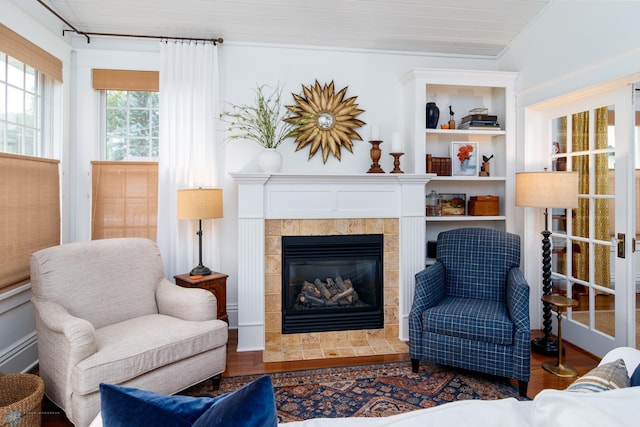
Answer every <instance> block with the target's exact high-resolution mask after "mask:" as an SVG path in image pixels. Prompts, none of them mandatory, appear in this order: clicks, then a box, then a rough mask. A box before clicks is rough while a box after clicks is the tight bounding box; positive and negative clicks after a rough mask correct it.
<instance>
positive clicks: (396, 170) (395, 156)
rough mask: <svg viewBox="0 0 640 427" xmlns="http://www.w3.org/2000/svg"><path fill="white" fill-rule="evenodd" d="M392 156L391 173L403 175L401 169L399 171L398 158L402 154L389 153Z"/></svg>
mask: <svg viewBox="0 0 640 427" xmlns="http://www.w3.org/2000/svg"><path fill="white" fill-rule="evenodd" d="M389 154H391V155H392V156H393V170H392V171H391V173H404V172H403V171H402V169H400V156H402V155H403V154H404V153H389Z"/></svg>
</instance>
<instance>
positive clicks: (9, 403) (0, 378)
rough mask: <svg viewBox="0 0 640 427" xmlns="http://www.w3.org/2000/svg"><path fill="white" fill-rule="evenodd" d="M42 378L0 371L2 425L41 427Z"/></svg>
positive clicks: (10, 426) (3, 426)
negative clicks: (6, 373) (4, 373)
mask: <svg viewBox="0 0 640 427" xmlns="http://www.w3.org/2000/svg"><path fill="white" fill-rule="evenodd" d="M43 395H44V383H43V382H42V378H40V377H39V376H37V375H33V374H8V375H3V374H2V373H1V372H0V426H1V427H5V426H7V427H34V426H35V427H39V426H40V423H41V420H42V412H41V410H42V396H43Z"/></svg>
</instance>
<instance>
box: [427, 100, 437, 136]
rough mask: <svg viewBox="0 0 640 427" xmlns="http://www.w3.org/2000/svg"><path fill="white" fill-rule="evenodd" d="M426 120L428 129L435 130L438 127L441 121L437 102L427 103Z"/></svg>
mask: <svg viewBox="0 0 640 427" xmlns="http://www.w3.org/2000/svg"><path fill="white" fill-rule="evenodd" d="M426 119H427V122H426V123H427V129H435V128H437V127H438V119H440V109H439V108H438V106H437V105H436V103H435V102H427V107H426Z"/></svg>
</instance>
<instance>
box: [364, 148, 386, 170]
mask: <svg viewBox="0 0 640 427" xmlns="http://www.w3.org/2000/svg"><path fill="white" fill-rule="evenodd" d="M369 143H370V144H371V151H370V153H371V160H372V161H373V163H371V167H370V168H369V170H368V171H367V173H384V171H383V170H382V168H381V167H380V165H379V164H378V160H380V156H381V155H382V150H380V144H382V141H369Z"/></svg>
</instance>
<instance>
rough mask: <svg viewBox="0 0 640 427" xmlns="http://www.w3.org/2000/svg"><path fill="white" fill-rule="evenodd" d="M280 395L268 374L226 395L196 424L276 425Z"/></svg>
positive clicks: (199, 425)
mask: <svg viewBox="0 0 640 427" xmlns="http://www.w3.org/2000/svg"><path fill="white" fill-rule="evenodd" d="M277 424H278V417H277V410H276V399H275V395H274V393H273V385H272V384H271V377H269V376H268V375H264V376H262V377H260V378H258V379H257V380H255V381H253V382H251V383H249V384H247V385H245V386H244V387H242V388H240V389H238V390H236V391H234V392H233V393H229V394H227V395H223V396H221V397H220V400H218V401H217V402H216V403H215V404H214V405H212V406H210V407H209V409H207V411H206V412H205V413H204V414H202V416H201V417H200V418H198V420H197V421H196V422H195V423H193V427H205V426H233V427H276V426H277Z"/></svg>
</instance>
